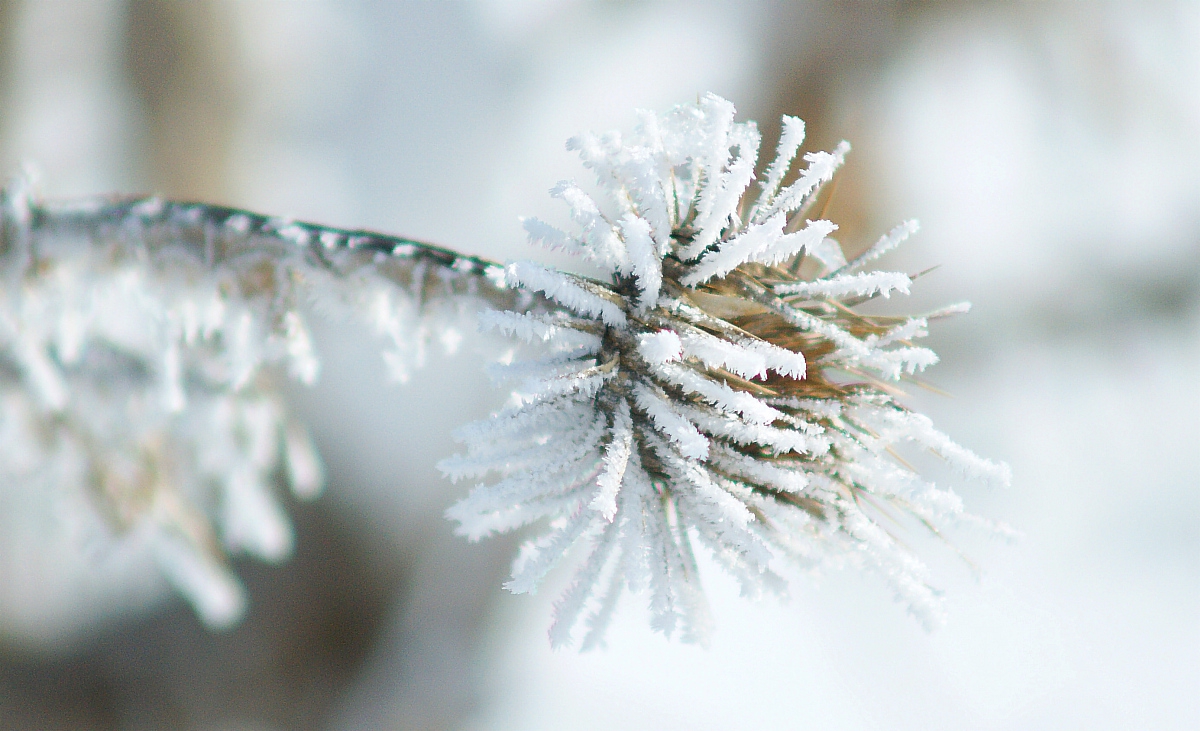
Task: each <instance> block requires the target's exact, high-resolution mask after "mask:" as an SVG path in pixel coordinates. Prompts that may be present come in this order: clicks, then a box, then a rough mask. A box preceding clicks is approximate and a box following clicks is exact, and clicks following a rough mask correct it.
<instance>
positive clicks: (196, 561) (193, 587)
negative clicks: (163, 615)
mask: <svg viewBox="0 0 1200 731" xmlns="http://www.w3.org/2000/svg"><path fill="white" fill-rule="evenodd" d="M150 552H151V555H152V556H153V557H154V560H155V562H156V563H157V564H158V566H159V568H160V569H161V570H162V572H163V575H165V576H166V577H167V580H168V581H170V582H171V584H172V585H174V586H175V588H176V590H178V591H179V593H180V594H182V595H183V596H184V597H185V598H186V599H187V600H188V601H189V602H191V604H192V607H194V608H195V610H196V614H198V615H199V616H200V619H201V620H203V621H204V623H205V624H206V625H208V626H209V627H212V628H213V629H227V628H229V627H232V626H233V625H234V624H237V622H238V620H240V619H241V618H242V615H243V614H244V613H245V611H246V591H245V589H243V588H242V585H241V583H240V582H238V580H237V578H236V577H234V575H233V573H232V572H231V571H230V570H229V568H228V567H226V566H224V565H221V564H219V563H217V562H216V561H214V560H212V559H211V558H209V557H207V556H204V555H202V554H198V553H197V552H196V551H195V550H193V549H192V548H191V546H189V545H187V544H186V543H185V542H184V541H182V540H181V539H179V538H177V537H175V536H172V535H169V534H162V533H158V534H155V535H154V536H153V538H152V539H151V545H150Z"/></svg>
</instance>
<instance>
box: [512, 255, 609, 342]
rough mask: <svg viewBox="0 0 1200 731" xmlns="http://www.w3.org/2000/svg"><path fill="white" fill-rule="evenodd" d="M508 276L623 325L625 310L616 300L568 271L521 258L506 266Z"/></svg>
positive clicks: (579, 309) (576, 308)
mask: <svg viewBox="0 0 1200 731" xmlns="http://www.w3.org/2000/svg"><path fill="white" fill-rule="evenodd" d="M505 274H506V275H507V277H508V279H510V280H511V281H513V282H514V283H516V284H519V285H521V286H523V287H525V288H527V289H531V290H533V291H535V292H543V293H545V295H546V296H547V297H549V298H550V299H552V300H554V301H555V302H558V303H560V304H563V305H565V306H567V307H569V308H571V309H572V310H574V311H576V312H578V313H579V314H581V315H585V316H589V317H599V318H600V319H601V320H603V321H604V323H605V324H606V325H612V326H615V327H623V326H624V325H625V313H624V312H622V311H621V308H620V307H619V306H618V305H616V304H615V303H614V302H612V301H610V300H607V299H605V298H603V297H599V296H597V295H596V294H594V293H593V292H589V291H587V290H586V289H584V288H583V287H582V286H580V284H578V283H577V282H578V280H576V279H575V278H573V277H572V276H571V275H569V274H564V273H562V272H556V271H554V270H552V269H547V268H545V267H543V266H541V265H540V264H534V263H533V262H528V261H518V262H514V263H512V264H509V265H508V266H507V267H506V268H505Z"/></svg>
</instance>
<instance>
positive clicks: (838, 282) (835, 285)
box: [775, 272, 912, 297]
mask: <svg viewBox="0 0 1200 731" xmlns="http://www.w3.org/2000/svg"><path fill="white" fill-rule="evenodd" d="M911 284H912V279H910V278H909V277H908V275H906V274H901V273H900V272H866V273H865V274H844V275H842V276H837V277H831V278H829V279H817V280H815V281H812V282H797V283H796V284H777V285H775V293H776V294H781V295H793V294H795V295H803V296H806V297H846V296H848V295H859V296H869V295H874V294H880V295H883V296H884V297H889V296H891V294H892V292H893V291H895V292H903V293H904V294H908V288H909V286H910V285H911Z"/></svg>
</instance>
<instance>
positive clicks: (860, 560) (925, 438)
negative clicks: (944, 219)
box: [441, 95, 1009, 648]
mask: <svg viewBox="0 0 1200 731" xmlns="http://www.w3.org/2000/svg"><path fill="white" fill-rule="evenodd" d="M782 126H783V134H782V135H781V139H780V141H779V145H778V149H777V155H776V157H775V159H774V161H773V162H772V163H771V164H770V165H769V166H768V167H767V168H766V173H765V176H764V177H763V179H762V180H761V181H760V182H759V183H758V185H757V186H755V185H753V184H754V183H755V180H756V176H755V169H756V166H757V164H758V158H757V156H758V151H759V145H760V135H759V133H758V131H757V129H756V127H755V125H754V123H753V122H735V121H734V108H733V105H732V104H730V103H729V102H728V101H726V100H724V99H721V98H719V97H716V96H713V95H708V96H706V97H704V98H703V99H701V100H700V101H699V102H698V103H696V104H689V105H683V106H679V107H676V108H674V109H673V110H671V111H670V112H669V113H667V114H666V115H664V116H661V117H660V116H656V115H655V114H652V113H642V114H641V119H640V123H639V124H638V126H637V128H636V130H635V131H634V133H633V134H632V135H629V136H622V135H621V134H619V133H615V132H614V133H609V134H605V135H595V134H584V135H581V136H579V137H576V138H573V139H572V140H570V141H569V142H568V144H567V147H568V149H570V150H574V151H577V152H578V153H579V156H580V158H581V159H582V161H583V164H584V166H585V167H587V168H590V169H591V170H592V171H593V172H594V173H595V176H596V181H597V185H596V192H597V195H595V196H594V197H593V196H591V195H589V194H588V193H587V192H585V191H584V189H583V188H581V187H580V186H578V185H576V184H575V183H574V182H570V181H565V182H562V183H559V184H558V185H557V186H556V187H555V188H554V189H553V190H552V195H553V196H555V197H558V198H561V199H562V200H563V201H564V202H565V203H566V204H567V205H568V206H569V208H570V215H571V218H572V220H573V221H574V223H575V225H576V226H577V227H578V228H577V230H576V232H574V233H568V232H565V231H562V230H559V229H558V228H555V227H554V226H551V225H549V224H547V223H545V222H542V221H539V220H536V219H528V220H526V221H525V228H526V230H527V231H528V233H529V237H530V239H531V240H532V241H534V242H537V243H541V244H543V245H545V246H548V247H550V248H554V249H562V250H566V251H569V252H572V253H574V254H577V255H579V256H582V257H584V258H586V259H588V260H590V261H591V262H593V263H595V264H597V265H599V266H600V267H602V268H603V269H604V270H605V271H606V272H607V273H608V275H609V280H608V281H605V282H599V281H595V280H592V279H589V278H586V277H582V276H577V275H574V274H569V273H565V272H560V271H554V270H551V269H547V268H545V267H543V266H540V265H538V264H534V263H530V262H517V263H514V264H511V265H509V266H508V267H507V269H506V271H505V275H506V277H507V281H508V282H509V283H510V284H515V285H517V286H520V287H523V288H526V289H529V290H533V291H536V292H538V293H541V294H543V295H544V296H545V297H546V298H548V299H549V300H550V301H552V302H554V303H557V305H559V307H558V309H556V310H550V311H544V312H542V313H541V314H538V313H507V314H504V313H497V314H492V315H489V316H488V317H487V318H485V324H489V325H492V326H495V327H498V328H500V329H501V330H503V331H504V332H506V333H509V334H511V335H514V336H517V337H519V338H521V339H523V340H525V341H529V342H537V343H540V344H543V347H544V350H545V352H544V353H543V354H542V356H541V357H540V358H539V359H537V360H534V361H528V362H517V363H514V364H512V365H511V366H508V367H506V368H505V369H504V371H505V373H506V374H507V375H509V376H512V377H515V378H517V379H519V380H521V381H522V385H521V387H520V388H519V389H518V391H517V392H516V393H515V394H514V397H513V402H512V404H511V405H510V406H509V407H508V408H506V409H504V410H503V411H501V412H499V413H497V414H495V415H494V416H493V417H492V418H490V419H488V420H486V421H482V422H477V423H474V424H471V425H470V426H468V427H466V428H464V429H463V430H462V431H461V432H460V437H461V439H462V440H463V441H464V442H465V444H466V452H465V454H460V455H458V456H456V457H453V458H450V459H448V460H445V461H444V462H443V463H442V464H441V468H442V470H443V471H444V472H445V473H446V474H447V475H448V476H450V477H451V478H452V479H460V478H467V477H475V478H479V477H486V476H487V475H488V474H492V473H494V474H497V475H498V476H499V480H498V481H495V482H491V483H483V484H480V485H479V486H477V487H476V488H475V489H474V490H473V491H472V492H471V493H470V494H469V496H468V497H466V498H465V499H463V500H462V501H460V502H459V503H457V504H456V505H454V506H453V507H452V508H450V510H448V511H447V515H448V516H449V517H451V518H452V519H454V520H456V521H458V522H459V523H460V530H461V532H462V533H464V534H465V535H468V536H470V537H471V538H473V539H478V538H480V537H483V536H486V535H489V534H492V533H495V532H502V531H508V530H512V529H514V528H517V527H519V526H522V525H526V524H529V523H533V522H537V521H545V522H547V523H548V530H547V531H546V532H544V533H543V534H541V535H540V536H538V537H536V538H534V539H532V540H530V541H528V542H527V543H526V544H525V545H524V547H523V548H522V549H521V552H520V555H519V557H518V558H517V561H516V564H515V565H514V568H513V574H512V579H511V580H510V581H509V582H508V584H507V587H508V588H509V589H510V590H511V591H513V592H530V591H533V590H535V589H536V587H537V586H538V584H539V582H540V581H541V580H542V579H543V577H544V576H545V575H546V574H547V572H549V571H550V569H551V568H552V567H553V566H554V565H555V564H556V563H557V562H559V560H560V559H561V558H562V556H563V554H564V553H565V552H566V551H567V550H568V549H569V548H570V547H571V546H573V545H576V544H581V545H583V546H585V548H584V555H583V556H582V557H581V564H580V568H579V569H578V573H577V575H576V577H575V579H574V581H573V583H572V584H571V585H570V588H569V589H568V590H567V592H566V594H565V595H564V596H563V597H562V598H561V599H560V600H559V602H558V603H557V605H556V608H555V618H554V623H553V626H552V627H551V630H550V637H551V641H552V643H553V644H555V645H560V644H564V643H567V642H570V641H571V639H572V634H573V632H574V630H575V628H576V626H577V625H578V624H580V622H581V621H583V623H584V624H585V625H586V626H585V630H586V634H585V636H584V638H583V645H584V647H585V648H586V647H589V646H592V645H594V644H596V643H597V642H598V641H600V640H601V639H602V637H603V633H604V626H605V623H606V622H607V621H608V619H609V617H611V615H612V611H613V607H614V606H615V603H616V601H617V599H618V597H619V595H620V594H621V593H622V591H624V590H625V589H629V590H631V591H633V592H640V591H648V594H649V604H650V610H651V613H652V617H653V619H652V623H653V626H654V627H655V628H656V629H657V630H660V631H662V632H663V633H665V634H668V635H670V634H672V633H673V632H674V631H676V630H678V631H679V632H680V633H681V634H682V636H683V637H684V638H685V639H687V640H695V641H701V642H703V641H704V639H705V637H706V635H707V633H708V631H709V618H708V615H707V610H706V606H705V603H704V599H703V595H702V593H701V591H700V587H699V577H698V574H697V564H696V560H695V554H694V549H693V545H692V544H693V541H698V542H699V543H700V544H701V545H702V546H704V547H705V548H706V549H707V550H708V551H710V552H711V554H712V555H713V557H714V558H715V559H716V561H717V563H718V564H720V565H721V566H722V567H724V568H725V569H726V570H728V571H729V572H731V573H732V574H733V575H734V576H736V577H737V579H738V580H739V581H740V582H741V585H742V588H743V592H744V593H745V594H746V595H749V596H756V595H758V594H760V593H762V592H763V591H771V592H782V591H783V590H784V582H783V580H782V579H781V578H780V577H779V575H778V574H777V570H778V564H777V561H778V560H779V559H781V558H790V559H794V560H796V561H798V562H799V563H800V564H801V565H805V566H819V565H821V564H824V563H830V562H834V563H846V562H850V563H853V564H857V565H861V566H863V567H865V568H869V569H872V570H874V571H876V572H878V573H880V574H881V575H883V576H884V577H886V579H887V580H888V581H889V582H890V583H891V585H892V587H893V588H894V590H895V592H896V593H897V595H898V596H899V597H900V598H901V599H902V600H903V601H904V602H906V603H907V604H908V606H909V607H910V608H911V610H912V611H913V612H914V613H915V614H916V615H917V616H918V617H919V618H921V619H922V620H923V621H925V622H927V623H934V622H936V621H937V620H938V617H939V614H940V612H941V609H940V605H939V599H938V597H937V595H936V593H935V592H934V591H933V590H932V589H931V588H930V587H929V585H928V584H927V581H926V569H925V567H924V566H923V565H922V563H921V562H920V561H919V560H918V559H917V558H916V557H915V556H914V555H912V554H911V553H910V552H909V551H908V550H906V549H905V548H903V547H902V546H900V545H899V544H898V543H897V541H896V540H895V539H894V538H893V537H892V536H891V535H890V534H889V532H888V531H887V530H885V529H884V528H883V527H882V526H881V525H880V523H879V521H878V520H877V519H876V516H877V515H878V513H877V512H876V511H875V510H873V509H872V507H871V506H872V504H875V503H885V504H891V505H894V506H899V507H902V508H903V509H904V510H907V511H909V512H910V513H912V514H914V515H915V516H916V517H917V518H919V519H920V520H921V521H923V522H925V523H926V524H927V525H929V526H931V527H933V528H934V529H935V530H936V528H937V527H938V526H942V525H944V524H946V523H948V522H952V521H954V520H955V519H956V518H957V517H959V516H960V514H961V511H962V508H961V503H960V501H959V500H958V498H957V497H956V496H955V495H954V493H953V492H952V491H951V490H948V489H945V488H939V487H936V486H935V485H934V484H932V483H930V482H928V481H926V480H924V479H922V478H921V477H920V476H918V475H917V474H915V473H914V472H913V471H911V470H910V469H908V468H907V467H906V466H905V465H904V464H902V463H900V462H899V461H898V460H897V459H895V458H893V454H894V452H893V447H894V446H896V445H898V444H900V443H902V442H914V443H916V444H917V445H918V446H920V447H923V448H926V449H928V450H930V451H932V452H934V453H936V454H938V455H940V456H941V457H942V458H944V459H945V460H946V461H947V462H949V463H950V464H951V465H953V466H955V467H957V468H958V469H959V470H960V471H961V472H962V473H964V474H965V475H967V476H968V477H971V478H977V479H982V480H986V481H991V482H995V483H1006V482H1007V481H1008V479H1009V475H1008V470H1007V467H1005V466H1003V465H1000V464H996V463H993V462H991V461H988V460H986V459H982V458H980V457H978V456H976V455H974V454H972V453H971V452H970V451H968V450H966V449H964V448H963V447H960V446H958V445H957V444H955V443H954V442H952V441H951V440H950V439H949V438H948V437H946V436H945V435H943V434H941V433H940V432H938V431H937V430H935V429H934V428H933V426H932V424H931V423H930V421H929V420H928V419H927V418H925V417H924V416H921V415H919V414H916V413H913V412H911V411H909V410H908V409H907V408H905V407H904V406H902V405H901V404H900V403H898V402H897V400H896V397H895V395H894V394H895V393H896V389H895V388H894V387H892V386H891V385H890V384H889V382H891V381H896V380H898V379H903V378H907V377H910V376H912V375H913V374H915V373H917V372H919V371H921V370H922V369H924V368H925V367H927V366H929V365H931V364H933V363H934V362H936V360H937V358H936V356H935V355H934V354H933V353H932V352H931V351H929V350H928V349H925V348H922V347H919V346H916V345H914V344H913V341H914V340H915V339H917V338H919V337H921V336H923V335H924V334H925V332H926V326H927V324H928V320H929V317H931V316H927V317H892V316H886V317H885V316H876V315H865V314H861V313H860V312H859V311H857V310H856V307H857V306H858V305H861V304H862V303H864V302H866V301H868V300H871V299H873V298H875V297H878V296H883V297H887V296H889V295H890V294H892V293H893V292H901V293H907V292H908V289H909V286H910V284H911V278H910V277H908V276H906V275H904V274H899V273H892V272H875V271H869V272H860V271H858V270H859V269H860V268H861V267H862V266H864V265H865V264H868V263H870V262H872V261H874V260H875V259H876V258H878V257H879V256H881V255H882V254H884V253H886V252H887V251H888V250H890V249H892V248H893V247H895V246H896V245H897V244H899V243H900V242H901V241H902V240H903V239H904V238H906V237H907V236H908V235H909V234H911V233H913V232H914V231H915V230H916V224H915V222H909V223H905V224H902V225H901V226H898V227H897V228H896V229H894V230H893V231H892V232H890V233H889V234H887V235H886V236H884V237H883V238H881V239H880V241H879V242H878V243H877V244H875V245H874V246H873V247H870V248H868V249H867V250H866V252H865V253H864V254H862V255H861V256H859V257H857V258H856V259H854V260H853V261H849V262H847V260H846V258H845V256H844V253H843V251H842V249H841V247H840V245H839V244H838V243H837V242H836V241H835V240H834V239H832V238H830V235H831V234H832V233H833V232H834V231H835V230H836V229H837V226H836V225H834V224H833V223H831V222H829V221H826V220H821V219H817V220H809V219H808V216H810V215H811V213H812V211H813V210H814V205H813V204H814V202H815V201H817V200H818V198H819V196H820V195H821V191H822V186H823V185H824V184H825V183H827V182H828V181H829V180H830V179H831V178H832V177H833V175H834V172H835V171H836V170H837V168H838V166H839V165H840V164H841V163H842V161H843V158H844V157H845V155H846V153H847V151H848V150H849V145H848V144H846V143H844V142H843V143H841V144H840V145H838V146H837V148H836V149H835V150H834V151H833V152H832V153H825V152H811V153H807V154H805V155H804V156H803V160H804V162H805V163H806V165H803V166H800V167H799V169H798V170H793V168H795V167H797V166H796V165H795V164H794V163H795V159H794V158H795V157H796V155H797V154H798V152H799V150H800V148H801V145H802V143H803V136H804V126H803V123H802V122H801V121H800V120H798V119H795V118H793V117H784V118H783V125H782ZM789 177H790V178H792V181H793V182H790V183H787V184H785V181H787V180H788V179H789ZM941 314H945V313H935V315H934V316H936V315H941Z"/></svg>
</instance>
